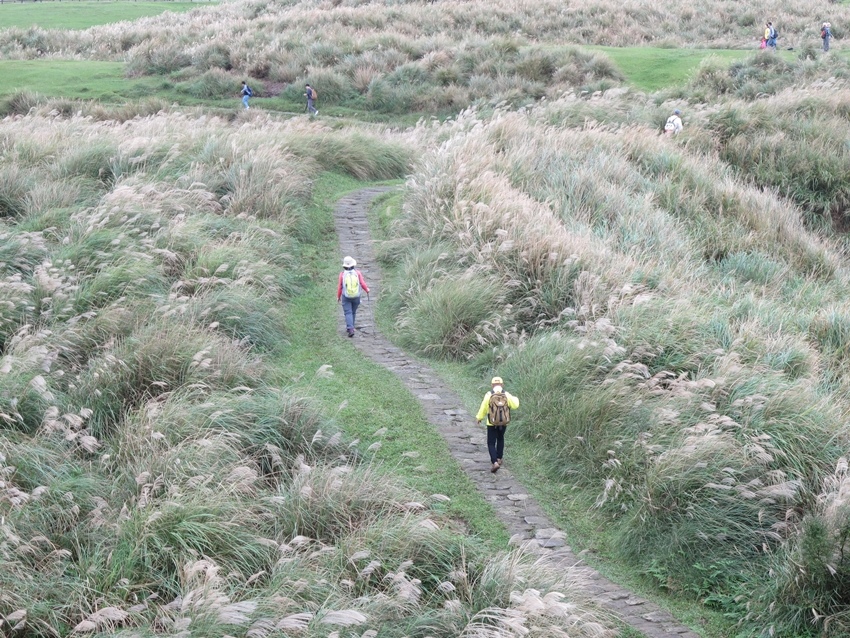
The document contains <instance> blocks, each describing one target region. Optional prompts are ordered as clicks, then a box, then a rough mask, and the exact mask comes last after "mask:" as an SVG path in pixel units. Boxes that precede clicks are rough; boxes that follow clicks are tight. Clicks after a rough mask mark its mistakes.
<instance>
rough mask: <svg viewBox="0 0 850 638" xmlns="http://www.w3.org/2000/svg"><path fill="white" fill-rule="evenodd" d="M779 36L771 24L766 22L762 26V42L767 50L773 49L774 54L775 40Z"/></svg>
mask: <svg viewBox="0 0 850 638" xmlns="http://www.w3.org/2000/svg"><path fill="white" fill-rule="evenodd" d="M778 36H779V34H778V33H777V32H776V29H774V28H773V23H772V22H768V23H767V24H765V25H764V41H765V46H766V47H767V48H768V49H773V52H774V53H776V38H777V37H778Z"/></svg>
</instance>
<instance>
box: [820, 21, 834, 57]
mask: <svg viewBox="0 0 850 638" xmlns="http://www.w3.org/2000/svg"><path fill="white" fill-rule="evenodd" d="M831 37H832V25H831V24H830V23H829V22H824V23H823V26H821V28H820V39H821V40H823V52H824V53H826V52H827V51H829V39H830V38H831Z"/></svg>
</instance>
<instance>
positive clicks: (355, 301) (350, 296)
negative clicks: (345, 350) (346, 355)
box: [336, 257, 369, 337]
mask: <svg viewBox="0 0 850 638" xmlns="http://www.w3.org/2000/svg"><path fill="white" fill-rule="evenodd" d="M356 265H357V262H356V261H354V258H353V257H346V258H345V259H343V260H342V272H341V273H339V285H338V286H337V289H336V300H337V303H340V302H341V303H342V311H343V312H344V313H345V329H346V330H347V331H348V336H349V337H353V336H354V320H355V317H356V315H357V308H358V306H359V305H360V295H361V292H362V291H365V292H366V296H367V297H368V296H369V286H367V285H366V280H365V279H363V273H361V272H360V271H359V270H357V269H356V268H355V266H356Z"/></svg>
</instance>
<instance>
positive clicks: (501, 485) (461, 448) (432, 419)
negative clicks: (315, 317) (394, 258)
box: [334, 187, 700, 638]
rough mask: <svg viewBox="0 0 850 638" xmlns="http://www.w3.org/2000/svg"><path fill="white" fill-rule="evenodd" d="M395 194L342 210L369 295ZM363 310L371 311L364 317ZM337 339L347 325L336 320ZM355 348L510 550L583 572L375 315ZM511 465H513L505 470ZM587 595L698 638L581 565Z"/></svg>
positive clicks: (455, 403) (450, 398) (656, 631)
mask: <svg viewBox="0 0 850 638" xmlns="http://www.w3.org/2000/svg"><path fill="white" fill-rule="evenodd" d="M389 190H392V189H390V188H382V187H376V188H366V189H363V190H360V191H357V192H355V193H352V194H351V195H348V196H346V197H343V198H342V199H341V200H339V202H337V205H336V209H335V210H334V221H335V224H336V231H337V234H338V236H339V245H340V250H341V254H342V255H351V256H353V257H354V258H355V259H356V260H357V266H358V268H359V269H360V270H361V271H362V272H363V276H364V277H365V279H366V281H367V282H368V283H369V288H370V290H371V294H372V295H375V297H377V296H378V294H379V293H380V289H381V269H380V267H379V266H378V264H377V262H376V261H375V256H374V251H373V248H372V238H371V235H370V233H369V225H368V221H367V217H366V211H367V209H368V207H369V204H370V202H371V201H372V200H373V199H374V198H375V197H377V196H378V195H380V194H381V193H384V192H387V191H389ZM363 310H366V311H365V312H364V311H363ZM339 325H340V335H344V333H345V321H344V319H343V317H342V313H341V312H340V313H339ZM353 341H354V345H355V346H356V347H357V348H358V350H360V351H361V352H362V353H363V354H364V355H365V356H366V357H368V358H369V359H371V360H372V361H374V362H376V363H378V364H380V365H382V366H384V367H385V368H387V369H388V370H391V371H392V372H394V373H395V374H396V376H398V377H399V379H401V381H402V382H403V383H404V384H405V386H407V388H408V389H409V390H410V391H411V392H412V393H413V395H414V396H415V397H417V399H418V400H419V402H420V403H421V404H422V408H423V410H424V411H425V414H426V416H427V419H428V421H429V423H431V425H433V426H434V427H435V428H436V429H437V431H439V433H440V434H441V435H442V436H443V438H444V439H445V440H446V442H447V443H448V446H449V450H450V451H451V454H452V456H453V457H454V458H455V460H456V461H457V462H458V463H459V464H460V466H461V467H462V468H463V469H464V471H465V472H466V474H467V475H468V476H469V478H470V479H472V482H473V483H474V484H475V486H476V487H477V488H478V490H479V491H480V492H481V493H482V494H483V495H484V496H485V498H486V499H487V500H488V501H490V502H491V503H492V504H493V508H494V509H495V511H496V514H497V516H498V517H499V520H500V521H502V523H503V524H504V525H505V527H506V528H507V529H508V531H509V532H510V534H511V542H512V543H523V542H524V543H527V544H528V546H529V547H530V548H531V549H532V550H533V551H535V552H536V553H539V554H542V555H544V556H546V560H547V562H550V563H551V564H552V565H554V566H556V567H557V566H566V565H570V566H573V565H579V564H581V563H582V561H581V558H579V557H578V556H576V554H574V553H573V551H572V549H571V548H570V547H569V546H568V545H567V541H566V535H565V534H564V532H562V531H560V530H559V529H557V528H556V527H555V524H554V523H553V522H552V521H551V520H550V519H549V518H548V517H547V516H546V514H545V513H544V512H543V509H542V508H541V507H540V505H539V504H538V503H537V502H536V501H535V500H534V499H533V498H532V497H531V496H530V495H529V494H528V493H527V492H526V490H525V488H524V487H523V486H522V485H521V484H520V483H519V482H518V481H517V480H516V479H515V478H514V476H513V475H512V473H511V471H510V469H509V465H508V467H504V468H502V469H501V470H499V472H498V473H497V474H491V473H490V460H489V456H488V454H487V441H486V436H485V432H484V428H483V427H481V428H476V427H473V419H474V415H472V414H470V413H469V412H467V411H466V410H465V409H464V407H463V403H462V401H461V400H460V398H459V397H458V396H457V395H456V394H455V393H454V392H452V391H451V389H450V388H449V387H448V386H447V385H446V384H445V383H443V381H442V380H441V379H440V377H439V376H438V375H437V373H436V372H434V371H433V370H432V369H431V368H429V367H428V366H427V365H424V364H422V363H420V362H418V361H416V360H415V359H413V358H412V357H409V356H408V355H407V354H405V352H404V351H403V350H401V349H400V348H397V347H395V346H394V345H393V344H392V343H390V341H389V340H388V339H387V338H385V337H384V336H383V335H382V334H381V333H380V332H378V330H377V328H376V326H375V325H374V317H373V316H372V314H371V308H364V309H361V311H360V313H359V316H358V326H357V335H356V336H355V338H354V340H353ZM509 463H510V459H508V464H509ZM580 572H581V577H582V578H583V579H584V580H585V582H586V586H585V589H586V590H587V591H588V592H589V593H590V594H591V596H592V599H593V600H594V601H595V602H596V603H597V604H598V605H599V606H601V607H602V608H604V609H607V610H610V611H613V612H614V613H615V614H616V615H617V616H618V617H619V618H620V619H621V620H622V621H623V622H625V623H626V624H627V625H629V626H631V627H633V628H635V629H637V630H638V631H640V632H642V633H643V634H644V635H646V636H647V637H648V638H673V637H678V638H700V637H699V634H697V633H695V632H694V631H692V630H690V629H689V628H688V627H684V626H682V625H680V624H679V623H678V622H677V621H676V619H675V618H673V616H672V615H670V613H669V612H667V611H666V610H664V609H662V608H661V607H659V606H658V605H656V604H654V603H652V602H649V601H647V600H644V599H643V598H640V597H638V596H636V595H634V594H633V593H632V592H630V591H629V590H627V589H623V588H622V587H620V586H619V585H617V584H615V583H613V582H611V581H610V580H608V579H607V578H605V577H604V576H602V575H601V574H599V572H597V571H596V570H594V569H592V568H590V567H588V566H586V565H581V567H580Z"/></svg>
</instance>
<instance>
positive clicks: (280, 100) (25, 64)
mask: <svg viewBox="0 0 850 638" xmlns="http://www.w3.org/2000/svg"><path fill="white" fill-rule="evenodd" d="M556 49H559V50H563V49H565V47H553V48H552V50H553V51H554V50H556ZM589 49H592V50H598V51H602V52H604V53H605V54H606V55H607V56H608V57H609V58H611V60H613V62H614V63H615V65H616V67H617V68H618V69H619V70H620V71H621V72H622V74H623V75H624V76H625V78H626V80H627V82H628V84H629V85H630V86H632V87H634V88H636V89H639V90H643V91H654V90H658V89H662V88H668V87H673V86H678V85H681V84H682V83H684V82H685V81H687V79H688V78H689V77H690V76H691V75H692V74H693V72H694V70H695V69H696V68H698V67H699V65H700V64H701V63H702V62H703V61H704V60H705V59H707V58H709V57H712V58H716V59H717V60H719V61H722V62H731V61H734V60H740V59H743V58H745V57H746V56H748V55H750V54H752V51H740V50H708V49H699V50H693V49H688V50H679V49H655V48H651V47H628V48H616V47H589ZM0 75H2V76H3V78H4V79H5V81H4V83H3V86H2V87H0V97H3V96H8V95H12V94H13V93H16V92H18V91H32V92H36V93H39V94H41V95H44V96H47V97H53V98H71V99H85V100H97V101H99V102H105V103H118V102H123V101H125V100H138V99H140V98H143V97H158V98H162V99H164V100H169V101H171V102H176V103H178V104H182V105H187V106H195V105H204V106H211V107H219V108H234V109H235V108H238V106H239V102H238V95H237V89H238V83H237V82H236V81H235V79H234V81H233V87H230V89H231V90H230V91H228V87H227V86H224V85H222V86H220V87H219V89H220V93H217V94H213V93H209V94H207V95H205V96H204V97H200V96H199V95H197V94H193V92H192V91H195V92H197V90H198V87H195V88H194V89H193V88H192V87H186V86H181V85H180V83H178V82H176V81H174V80H172V79H170V78H168V77H157V76H142V77H130V78H128V77H126V74H125V65H124V63H122V62H110V61H99V60H56V59H51V60H2V61H0ZM255 85H256V83H255ZM260 86H261V85H260ZM209 90H210V89H207V88H205V89H204V91H207V92H209ZM258 92H259V95H260V97H255V98H254V100H253V105H254V106H255V107H260V108H262V109H266V110H270V111H285V112H293V113H300V112H301V111H302V110H303V109H302V106H303V105H302V104H301V103H299V102H297V101H295V100H294V99H293V97H292V96H290V95H288V94H287V95H283V96H280V97H277V96H274V97H270V98H267V97H262V95H263V93H262V89H261V88H259V86H258ZM323 111H324V113H325V114H332V113H333V114H337V113H339V114H340V115H355V116H357V115H358V113H362V108H357V107H356V105H351V106H349V105H347V104H345V103H343V104H340V105H334V106H333V108H332V109H331V110H328V109H327V108H325V109H323ZM406 119H409V118H406Z"/></svg>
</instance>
